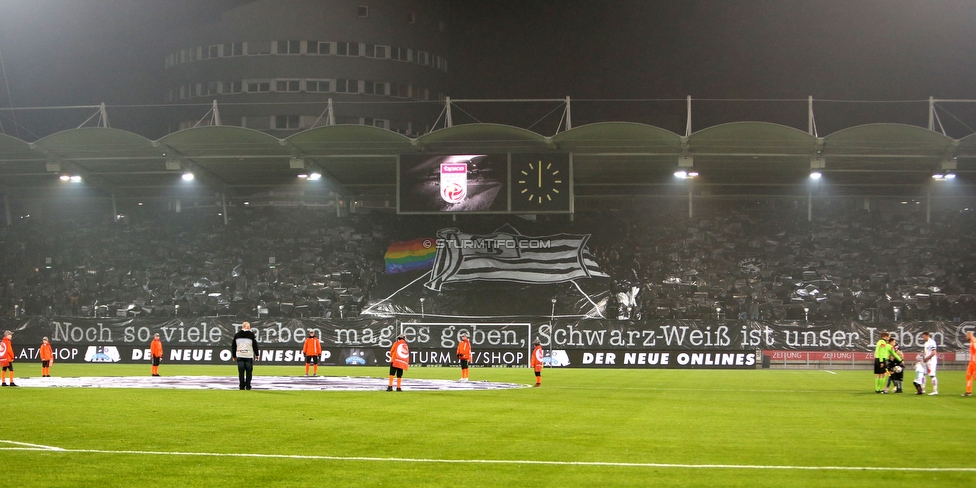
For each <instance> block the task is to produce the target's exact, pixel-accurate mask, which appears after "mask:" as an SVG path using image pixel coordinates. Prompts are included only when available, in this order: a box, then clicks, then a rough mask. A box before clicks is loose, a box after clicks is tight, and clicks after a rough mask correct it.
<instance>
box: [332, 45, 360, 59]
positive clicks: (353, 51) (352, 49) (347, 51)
mask: <svg viewBox="0 0 976 488" xmlns="http://www.w3.org/2000/svg"><path fill="white" fill-rule="evenodd" d="M336 54H337V55H339V56H359V43H358V42H337V43H336Z"/></svg>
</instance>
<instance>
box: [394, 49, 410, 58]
mask: <svg viewBox="0 0 976 488" xmlns="http://www.w3.org/2000/svg"><path fill="white" fill-rule="evenodd" d="M409 52H410V50H409V49H407V48H405V47H395V48H392V51H391V53H390V59H396V60H399V61H409V60H410V54H409Z"/></svg>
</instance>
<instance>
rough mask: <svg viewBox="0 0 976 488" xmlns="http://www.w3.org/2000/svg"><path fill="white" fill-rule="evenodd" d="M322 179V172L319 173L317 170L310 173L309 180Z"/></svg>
mask: <svg viewBox="0 0 976 488" xmlns="http://www.w3.org/2000/svg"><path fill="white" fill-rule="evenodd" d="M320 179H322V173H319V172H317V171H313V172H312V173H310V174H309V175H308V180H309V181H316V180H320Z"/></svg>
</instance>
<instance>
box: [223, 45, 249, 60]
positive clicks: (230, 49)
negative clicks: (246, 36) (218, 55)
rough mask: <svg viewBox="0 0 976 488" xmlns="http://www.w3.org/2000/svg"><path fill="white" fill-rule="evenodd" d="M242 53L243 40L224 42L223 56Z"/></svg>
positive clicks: (241, 54)
mask: <svg viewBox="0 0 976 488" xmlns="http://www.w3.org/2000/svg"><path fill="white" fill-rule="evenodd" d="M243 55H244V43H243V42H228V43H226V44H224V56H225V57H230V56H243Z"/></svg>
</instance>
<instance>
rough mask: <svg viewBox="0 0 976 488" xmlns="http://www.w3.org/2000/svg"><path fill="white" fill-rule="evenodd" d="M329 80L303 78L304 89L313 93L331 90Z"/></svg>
mask: <svg viewBox="0 0 976 488" xmlns="http://www.w3.org/2000/svg"><path fill="white" fill-rule="evenodd" d="M331 85H332V82H331V81H330V80H305V91H307V92H313V93H316V92H317V93H326V92H330V91H332V86H331Z"/></svg>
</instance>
